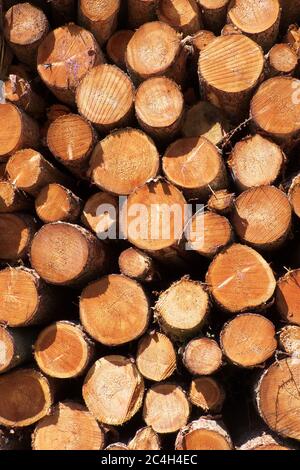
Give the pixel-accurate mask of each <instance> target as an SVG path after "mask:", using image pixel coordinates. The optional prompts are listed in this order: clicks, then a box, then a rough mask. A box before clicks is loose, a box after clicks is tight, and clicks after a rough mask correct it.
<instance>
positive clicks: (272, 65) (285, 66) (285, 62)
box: [268, 44, 298, 77]
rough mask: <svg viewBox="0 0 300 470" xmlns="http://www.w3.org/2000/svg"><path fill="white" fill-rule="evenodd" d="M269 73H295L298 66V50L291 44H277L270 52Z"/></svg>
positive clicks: (273, 74)
mask: <svg viewBox="0 0 300 470" xmlns="http://www.w3.org/2000/svg"><path fill="white" fill-rule="evenodd" d="M268 65H269V75H270V76H271V77H272V76H275V75H294V73H295V71H296V68H297V66H298V57H297V54H296V52H295V51H294V50H293V49H292V48H291V47H290V45H289V44H275V46H273V47H272V49H271V50H270V52H269V54H268Z"/></svg>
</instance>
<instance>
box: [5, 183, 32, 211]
mask: <svg viewBox="0 0 300 470" xmlns="http://www.w3.org/2000/svg"><path fill="white" fill-rule="evenodd" d="M31 206H32V203H31V201H30V199H29V198H28V197H27V196H26V195H25V193H23V192H22V191H20V190H18V189H17V188H16V186H15V185H14V184H13V183H11V182H10V181H6V180H2V181H0V213H3V212H6V213H7V212H18V211H26V210H28V209H31Z"/></svg>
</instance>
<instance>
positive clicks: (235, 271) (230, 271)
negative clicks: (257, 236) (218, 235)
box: [206, 244, 276, 314]
mask: <svg viewBox="0 0 300 470" xmlns="http://www.w3.org/2000/svg"><path fill="white" fill-rule="evenodd" d="M206 282H207V285H208V287H209V289H210V292H211V294H212V296H213V298H214V300H215V302H216V303H217V304H218V305H219V306H220V307H221V308H222V309H223V310H225V311H227V312H229V313H231V314H236V313H239V312H242V311H251V310H253V309H258V308H266V306H267V303H268V302H269V301H270V300H271V298H272V296H273V294H274V291H275V287H276V280H275V277H274V274H273V271H272V269H271V268H270V266H269V265H268V263H267V262H266V261H265V259H264V258H263V257H262V256H261V255H260V254H259V253H257V252H256V251H255V250H253V249H252V248H249V247H247V246H244V245H240V244H234V245H232V246H230V247H229V248H227V249H225V250H224V251H223V252H222V253H220V254H219V255H217V256H216V257H215V259H214V260H213V262H212V263H211V265H210V267H209V269H208V273H207V276H206Z"/></svg>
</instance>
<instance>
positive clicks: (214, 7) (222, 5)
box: [198, 0, 230, 34]
mask: <svg viewBox="0 0 300 470" xmlns="http://www.w3.org/2000/svg"><path fill="white" fill-rule="evenodd" d="M229 1H230V0H217V1H215V0H198V3H199V5H200V9H201V12H202V17H203V21H204V24H205V26H206V27H207V29H209V30H212V31H213V32H214V33H215V34H219V33H220V31H221V29H222V28H223V26H224V25H225V23H226V15H227V8H228V3H229Z"/></svg>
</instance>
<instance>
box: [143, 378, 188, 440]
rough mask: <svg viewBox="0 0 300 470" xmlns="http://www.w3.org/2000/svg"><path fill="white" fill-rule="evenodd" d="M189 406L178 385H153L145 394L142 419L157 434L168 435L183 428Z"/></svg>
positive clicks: (186, 420)
mask: <svg viewBox="0 0 300 470" xmlns="http://www.w3.org/2000/svg"><path fill="white" fill-rule="evenodd" d="M189 416H190V405H189V402H188V399H187V398H186V395H185V393H184V391H183V390H182V388H181V387H179V385H173V384H171V383H164V384H155V385H153V386H152V387H151V388H150V389H149V390H148V391H147V393H146V397H145V401H144V408H143V418H144V420H145V422H146V424H147V425H148V426H151V427H152V429H153V430H154V431H155V432H157V433H159V434H169V433H173V432H176V431H178V430H179V429H180V428H181V427H183V426H185V425H186V423H187V422H188V419H189Z"/></svg>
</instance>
